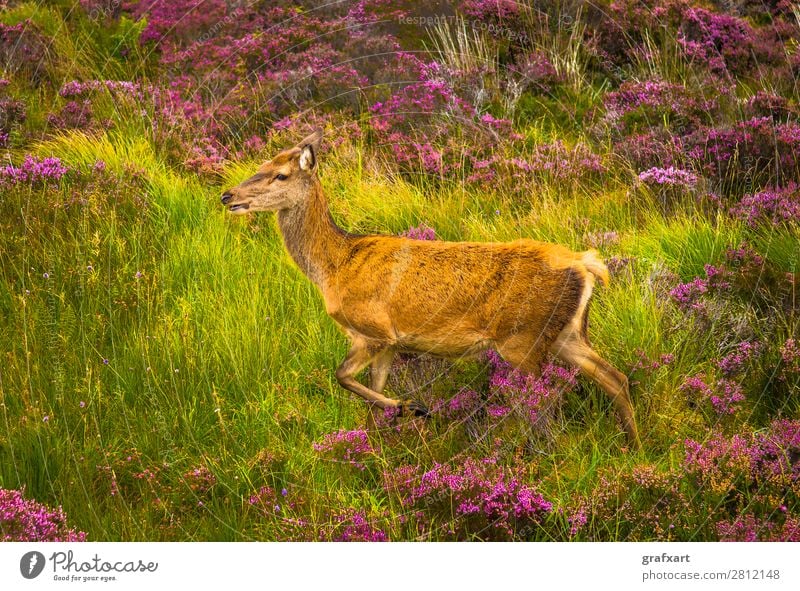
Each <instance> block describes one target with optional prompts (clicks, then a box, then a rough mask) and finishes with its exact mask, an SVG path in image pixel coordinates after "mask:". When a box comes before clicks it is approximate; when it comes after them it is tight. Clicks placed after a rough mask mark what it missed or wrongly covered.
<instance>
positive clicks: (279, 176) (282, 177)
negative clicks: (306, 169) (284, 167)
mask: <svg viewBox="0 0 800 591" xmlns="http://www.w3.org/2000/svg"><path fill="white" fill-rule="evenodd" d="M287 178H289V177H287V176H286V175H285V174H276V175H275V179H276V180H279V181H285V180H286V179H287Z"/></svg>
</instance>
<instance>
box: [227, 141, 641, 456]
mask: <svg viewBox="0 0 800 591" xmlns="http://www.w3.org/2000/svg"><path fill="white" fill-rule="evenodd" d="M321 140H322V133H321V131H317V132H315V133H313V134H312V135H310V136H309V137H307V138H305V139H304V140H303V141H302V142H300V143H299V144H298V145H297V146H295V147H293V148H290V149H288V150H285V151H283V152H281V153H279V154H278V155H277V156H275V157H274V158H273V159H272V160H269V161H267V162H265V163H264V164H263V165H262V166H261V167H260V168H259V169H258V171H257V172H256V174H254V175H253V176H252V177H250V178H249V179H247V180H245V181H244V182H242V183H241V184H239V185H237V186H235V187H233V188H231V189H229V190H228V191H226V192H225V194H223V195H222V203H223V204H224V205H225V206H227V208H228V211H230V212H232V213H237V214H242V213H248V212H256V211H275V212H277V220H278V227H279V229H280V233H281V235H282V236H283V242H284V245H285V246H286V250H287V251H288V252H289V254H290V256H291V257H292V259H294V262H295V263H296V264H297V266H298V267H299V268H300V270H301V271H302V272H303V273H305V275H306V276H307V277H308V278H309V279H310V280H311V281H312V282H313V283H314V284H315V285H316V286H317V288H319V291H320V292H321V294H322V297H323V299H324V302H325V309H326V311H327V312H328V314H329V315H330V316H331V317H332V318H333V319H334V320H335V321H336V322H337V323H338V324H339V326H340V327H341V328H342V330H343V331H344V332H345V333H346V334H347V336H348V337H349V338H350V343H351V346H350V351H349V352H348V354H347V356H346V357H345V359H344V361H342V363H341V365H340V366H339V367H338V369H337V370H336V379H337V380H338V382H339V384H341V385H342V387H343V388H345V389H347V390H349V391H350V392H353V393H354V394H357V395H359V396H360V397H362V398H363V399H364V400H366V401H367V402H368V403H369V404H370V407H371V408H372V407H373V406H377V407H378V408H382V409H386V408H399V409H400V411H401V412H403V411H405V412H413V413H414V414H417V415H425V414H427V409H425V407H424V406H423V405H422V404H420V403H418V402H413V401H400V400H395V399H393V398H388V397H386V396H384V395H383V390H384V387H385V385H386V381H387V378H388V375H389V371H390V368H391V365H392V359H393V357H394V355H395V353H397V352H416V353H430V354H433V355H437V356H444V357H453V356H464V355H472V354H475V353H478V352H481V351H483V350H486V349H488V348H494V349H496V350H497V352H498V353H499V354H500V355H501V356H502V357H503V358H504V359H505V360H506V361H508V362H509V363H510V364H511V365H513V366H514V367H516V368H518V369H520V370H521V371H524V372H528V373H534V374H536V373H538V372H539V369H540V366H541V363H542V362H543V361H544V359H545V357H546V356H547V354H548V353H551V354H552V355H554V356H556V357H557V358H559V359H561V360H563V361H565V362H567V363H569V364H571V365H573V366H576V367H578V368H579V369H580V371H581V372H582V373H583V374H585V375H586V376H587V377H589V378H590V379H592V380H593V381H594V382H596V383H597V384H598V385H599V386H600V388H602V390H603V391H604V392H605V393H606V394H607V395H608V396H609V397H610V398H611V400H612V402H613V404H614V407H615V409H616V412H617V415H618V416H619V419H620V421H621V423H622V427H623V429H624V430H625V433H626V434H627V437H628V441H629V442H630V444H631V445H632V446H634V447H638V446H639V438H638V434H637V431H636V422H635V420H634V416H633V407H632V405H631V400H630V395H629V392H628V380H627V378H626V376H625V375H624V374H622V373H621V372H620V371H618V370H617V369H616V368H614V367H613V366H612V365H611V364H610V363H608V362H607V361H606V360H605V359H603V358H602V357H600V355H598V354H597V352H596V351H595V350H594V349H593V348H592V347H591V345H590V344H589V340H588V337H587V319H588V303H589V298H591V296H592V290H593V288H594V284H595V280H596V279H600V280H601V281H602V282H603V283H604V284H608V270H607V269H606V266H605V264H603V262H602V260H601V259H600V258H599V256H598V253H597V251H595V250H588V251H585V252H573V251H571V250H569V249H567V248H565V247H563V246H559V245H556V244H548V243H544V242H536V241H533V240H515V241H513V242H499V243H479V242H444V241H439V240H434V241H421V240H412V239H410V238H404V237H400V236H380V235H368V236H362V235H355V234H350V233H348V232H345V231H344V230H342V229H341V228H339V227H338V226H337V225H336V223H335V222H334V221H333V218H332V217H331V215H330V213H329V210H328V205H327V203H326V199H325V194H324V192H323V189H322V185H321V184H320V181H319V179H318V178H317V157H318V153H319V146H320V142H321ZM367 366H371V369H370V381H369V386H365V385H364V384H362V383H360V382H359V381H358V380H356V375H357V374H358V373H359V372H360V371H361V370H362V369H364V368H366V367H367Z"/></svg>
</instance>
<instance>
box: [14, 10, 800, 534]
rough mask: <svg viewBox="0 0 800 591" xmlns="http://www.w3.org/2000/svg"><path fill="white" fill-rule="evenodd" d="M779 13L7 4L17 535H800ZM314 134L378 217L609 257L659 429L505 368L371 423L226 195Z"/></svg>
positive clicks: (429, 392) (794, 238)
mask: <svg viewBox="0 0 800 591" xmlns="http://www.w3.org/2000/svg"><path fill="white" fill-rule="evenodd" d="M756 4H757V5H758V6H756ZM761 4H762V3H760V2H759V3H749V2H738V3H733V4H731V3H729V2H726V3H721V2H720V3H716V2H712V3H706V2H703V3H692V2H682V1H675V0H666V1H662V0H656V1H653V2H648V3H646V5H645V4H644V3H639V2H615V3H613V5H610V4H609V3H607V2H598V3H583V2H559V3H536V2H520V3H517V2H511V1H508V2H506V1H505V0H503V1H501V2H497V1H496V0H493V1H491V2H489V1H486V2H483V1H479V0H469V1H466V2H457V3H455V5H449V4H448V5H442V6H438V7H433V8H430V9H429V10H430V12H429V13H420V12H419V9H418V8H415V7H414V3H408V5H407V6H406V5H404V3H395V2H392V3H388V2H382V1H380V0H369V1H365V2H353V3H341V4H336V5H332V6H330V5H327V4H324V3H317V2H313V1H309V2H304V1H303V2H296V3H295V2H279V3H273V2H255V3H236V2H233V3H230V2H228V3H226V2H221V1H220V2H218V1H216V0H207V1H205V2H199V1H196V0H181V1H179V2H169V3H167V2H152V1H145V2H129V3H128V2H126V3H122V4H121V5H120V4H118V3H116V2H104V1H103V0H87V1H81V2H71V1H66V0H64V1H61V2H51V3H48V4H47V5H46V6H44V5H42V6H40V5H37V4H35V3H26V2H22V3H18V2H11V3H8V6H7V7H6V8H4V9H3V11H2V12H0V55H1V56H2V58H3V59H2V60H1V63H2V64H4V65H3V68H4V71H3V72H2V76H0V77H1V78H2V80H0V151H1V152H2V158H3V164H2V167H0V357H1V358H2V361H0V411H1V414H2V420H0V507H5V508H6V509H7V511H6V513H5V514H1V515H6V517H2V516H0V535H2V537H3V538H5V539H27V540H34V539H53V538H59V539H64V538H75V537H83V536H82V534H83V533H85V536H86V538H87V539H90V540H97V541H103V540H253V539H255V540H307V539H312V540H376V541H377V540H451V539H456V540H486V539H502V540H505V539H513V540H546V541H558V540H655V539H658V540H718V539H739V540H755V539H760V540H772V539H781V540H798V539H800V504H798V499H800V402H798V401H799V400H800V397H798V392H800V344H798V340H797V339H798V337H800V334H798V333H799V332H800V319H799V318H798V310H799V309H800V294H798V293H797V292H798V281H800V275H798V271H797V266H798V262H800V261H799V260H798V259H799V258H800V192H798V188H797V184H796V182H797V181H798V180H800V162H798V160H797V158H798V156H797V155H798V154H800V106H798V92H797V85H796V82H795V72H796V71H797V69H796V68H797V66H798V64H800V59H798V58H800V53H797V44H798V42H800V26H799V25H798V18H796V15H795V13H793V12H792V11H791V9H790V7H789V6H788V5H786V6H785V5H784V3H780V2H777V3H768V4H769V6H770V7H771V12H769V13H765V12H763V10H762V9H761ZM751 5H752V6H751ZM437 15H439V16H438V17H437ZM318 126H321V127H323V128H324V129H325V133H326V139H325V145H324V146H323V152H322V154H321V156H320V176H321V180H322V184H323V186H324V188H325V190H326V192H327V195H328V198H329V201H330V204H331V208H332V212H333V216H334V218H335V219H336V220H337V222H338V223H339V224H340V225H341V226H343V227H344V228H346V229H348V230H352V231H358V232H364V233H386V234H399V233H404V232H407V233H409V234H410V235H412V236H419V237H421V238H430V237H431V236H430V231H427V232H426V231H425V229H426V228H432V229H433V230H434V231H435V237H436V239H443V240H480V241H490V240H511V239H514V238H519V237H530V238H535V239H539V240H547V241H553V242H558V243H562V244H565V245H568V246H570V247H572V248H575V249H585V248H589V247H594V248H598V249H599V250H600V251H601V253H602V254H603V256H604V258H605V259H606V261H607V262H608V265H609V267H610V269H611V271H612V282H611V285H610V286H607V287H604V288H600V289H598V290H597V291H596V295H595V298H594V300H593V303H592V308H591V316H590V327H591V328H590V330H591V335H592V342H593V344H594V346H595V348H596V349H597V350H598V351H600V352H601V353H602V354H603V356H604V357H606V358H607V359H608V360H609V361H611V362H612V363H613V364H614V365H615V366H616V367H618V368H619V369H620V370H621V371H623V372H624V373H626V374H627V375H628V376H629V378H630V380H631V383H632V385H633V387H632V396H633V400H634V405H635V408H636V413H637V420H638V423H639V429H640V432H641V434H642V440H643V449H642V450H641V451H639V452H633V451H630V450H628V449H627V447H626V444H625V440H624V437H623V434H622V432H621V430H620V427H619V425H618V423H617V422H616V420H615V418H614V415H613V412H612V409H611V405H610V404H609V402H608V401H607V399H606V397H605V396H604V395H603V394H602V392H600V391H599V390H597V389H596V388H595V386H594V385H592V384H590V383H589V382H588V381H586V380H584V379H583V378H581V377H577V378H576V377H575V376H574V374H573V373H569V372H567V371H564V370H563V369H560V368H558V367H557V366H553V365H552V364H551V365H549V366H548V368H547V369H546V370H545V373H544V374H543V377H542V378H539V379H533V378H529V377H527V376H521V375H518V374H517V373H515V372H513V371H511V370H510V369H509V368H508V367H507V366H505V365H504V364H503V362H502V361H501V360H500V359H498V358H497V357H495V356H491V355H490V356H488V357H487V358H486V359H485V360H484V359H482V360H479V361H468V360H450V361H443V360H437V359H429V358H411V357H408V358H405V357H404V358H401V359H398V360H397V361H396V362H395V367H394V368H393V373H392V378H391V380H390V382H389V387H388V390H389V391H390V392H391V393H392V395H393V396H396V397H400V398H416V399H420V400H422V401H423V402H425V403H426V404H427V405H428V406H429V407H430V408H432V409H433V411H434V412H433V416H432V417H431V418H430V419H427V420H423V419H409V418H398V417H392V416H387V417H386V418H385V419H384V420H383V421H382V422H381V424H380V425H379V429H378V430H377V431H370V432H367V431H365V430H364V429H365V427H364V426H365V419H366V408H365V406H364V404H363V403H362V402H361V401H359V400H357V399H355V397H354V396H352V395H350V394H349V393H346V392H345V391H343V390H342V389H341V388H340V387H339V386H338V385H337V383H336V380H335V377H334V369H335V368H336V366H337V365H338V363H339V362H340V360H341V359H342V358H343V357H344V354H345V352H346V350H347V342H346V339H345V337H344V336H343V335H342V334H341V333H340V332H339V331H338V330H337V328H336V326H335V324H334V322H333V321H332V320H331V319H330V318H328V317H327V315H326V314H325V311H324V307H323V304H322V301H321V298H320V296H319V294H318V293H317V291H316V289H315V288H314V287H313V285H312V284H311V283H310V282H309V281H308V280H307V279H306V278H305V277H303V276H302V274H301V273H300V271H299V270H298V269H297V268H296V267H295V266H294V265H293V263H292V262H291V260H290V259H289V257H288V255H287V254H286V253H285V251H284V249H283V245H282V242H281V238H280V236H279V234H278V231H277V227H276V225H275V222H274V218H273V216H272V215H270V214H259V215H254V216H250V217H236V218H235V217H233V216H230V215H228V214H226V212H225V211H224V209H223V208H222V207H221V206H220V205H219V196H220V194H221V193H222V192H223V190H225V189H226V188H228V187H230V186H232V185H233V184H235V183H238V182H239V181H241V180H243V179H245V178H247V177H248V176H249V175H251V174H252V173H253V171H254V170H255V168H256V167H257V166H258V164H259V163H260V162H262V161H263V160H265V159H268V158H269V157H271V156H272V155H274V154H275V153H276V152H277V151H279V150H281V149H284V148H285V147H288V146H291V145H293V144H294V143H295V142H296V141H297V140H299V139H300V138H302V137H303V135H304V134H305V133H306V132H307V131H309V130H310V129H312V128H315V127H318ZM424 296H425V294H424V293H421V294H420V297H424ZM14 491H21V495H22V496H20V494H19V493H17V492H14ZM38 503H42V504H43V505H44V506H43V505H39V504H38ZM57 506H61V507H63V511H64V513H65V514H66V517H65V516H64V514H62V513H60V512H59V511H58V510H57V509H52V508H53V507H57ZM48 507H49V508H48ZM37 512H45V513H48V518H47V519H48V523H49V524H50V526H52V527H50V528H49V529H48V528H46V527H44V526H42V525H36V524H34V522H33V521H32V519H33V517H32V515H34V514H36V513H37ZM48 527H49V526H48Z"/></svg>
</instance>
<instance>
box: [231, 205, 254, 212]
mask: <svg viewBox="0 0 800 591" xmlns="http://www.w3.org/2000/svg"><path fill="white" fill-rule="evenodd" d="M248 209H250V204H249V203H234V204H233V205H229V206H228V211H230V212H233V213H236V212H242V211H247V210H248Z"/></svg>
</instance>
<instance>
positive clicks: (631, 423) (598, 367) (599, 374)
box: [552, 329, 641, 449]
mask: <svg viewBox="0 0 800 591" xmlns="http://www.w3.org/2000/svg"><path fill="white" fill-rule="evenodd" d="M552 352H553V354H554V355H556V356H557V357H558V358H559V359H561V360H563V361H566V362H567V363H569V364H571V365H573V366H575V367H577V368H579V369H580V371H581V373H583V374H585V375H586V377H588V378H589V379H591V380H592V381H593V382H595V383H596V384H597V385H598V386H600V388H602V390H603V391H604V392H605V393H606V395H608V397H609V398H610V399H611V402H612V403H613V404H614V409H615V411H616V413H617V416H618V417H619V420H620V422H621V423H622V428H623V429H624V431H625V434H626V435H627V437H628V443H629V444H630V445H631V446H632V447H634V448H635V449H639V448H640V447H641V443H640V441H639V433H638V431H637V429H636V420H635V419H634V416H633V404H632V403H631V396H630V391H629V386H628V378H627V377H626V376H625V374H623V373H622V372H620V371H619V370H618V369H617V368H615V367H614V366H613V365H611V364H610V363H609V362H608V361H606V360H605V359H603V358H602V357H600V355H599V354H598V353H597V351H595V350H594V349H592V347H591V345H590V344H589V342H588V339H587V338H586V335H585V332H584V331H580V332H579V331H570V330H568V329H565V332H564V333H562V334H561V335H559V338H558V339H557V340H556V343H555V344H554V345H553V347H552Z"/></svg>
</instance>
